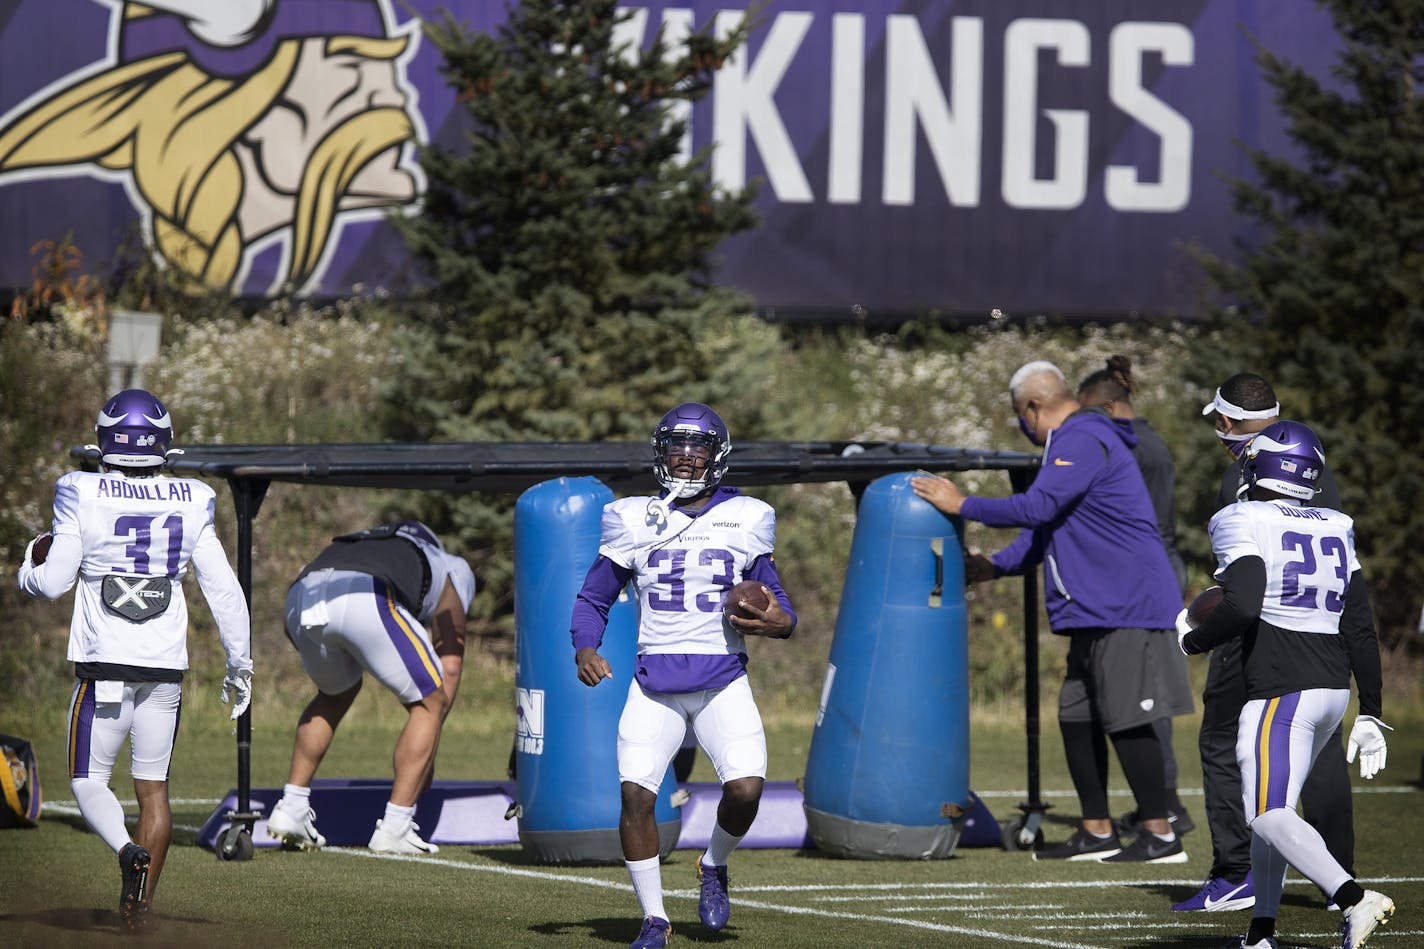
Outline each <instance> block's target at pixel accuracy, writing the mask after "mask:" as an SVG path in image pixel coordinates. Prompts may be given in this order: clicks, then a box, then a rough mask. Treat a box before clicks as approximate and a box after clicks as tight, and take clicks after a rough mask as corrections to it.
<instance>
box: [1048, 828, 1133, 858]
mask: <svg viewBox="0 0 1424 949" xmlns="http://www.w3.org/2000/svg"><path fill="white" fill-rule="evenodd" d="M1121 850H1122V845H1121V844H1119V843H1118V840H1117V836H1116V835H1113V836H1110V837H1099V836H1097V835H1096V834H1090V833H1088V832H1087V831H1086V830H1084V829H1083V828H1081V827H1079V828H1078V829H1077V830H1075V831H1073V836H1072V837H1069V838H1068V840H1067V841H1066V842H1064V843H1061V844H1059V845H1058V846H1056V847H1049V848H1048V849H1047V850H1039V851H1035V853H1034V855H1033V859H1035V860H1103V859H1106V858H1108V857H1111V856H1112V855H1113V854H1115V853H1118V852H1119V851H1121Z"/></svg>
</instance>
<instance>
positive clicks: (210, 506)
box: [19, 389, 252, 930]
mask: <svg viewBox="0 0 1424 949" xmlns="http://www.w3.org/2000/svg"><path fill="white" fill-rule="evenodd" d="M95 431H96V432H97V433H98V436H99V446H98V447H99V452H100V456H101V459H102V465H101V469H100V470H99V471H98V472H88V471H73V472H70V473H69V474H66V475H64V476H63V477H61V478H60V479H59V481H58V483H57V484H56V485H55V498H54V526H53V530H52V532H51V533H48V534H41V535H40V536H39V537H37V538H35V539H34V540H33V541H31V542H30V545H29V547H27V548H26V550H25V562H24V564H23V565H22V566H21V567H20V577H19V579H20V587H21V589H23V590H24V591H25V592H26V593H28V594H30V595H31V596H43V597H48V598H49V599H52V600H53V599H58V598H59V597H60V596H63V595H64V594H65V593H66V592H68V591H69V589H70V588H71V587H76V581H77V589H76V592H75V597H74V618H73V620H72V622H71V623H70V627H69V650H68V655H67V658H68V659H70V660H71V661H72V662H73V663H74V674H75V678H76V679H77V682H76V684H75V687H74V695H73V698H72V700H71V702H70V707H69V762H70V770H69V778H70V780H69V786H70V788H71V789H72V790H73V792H74V798H75V800H76V801H78V802H79V810H80V812H81V813H82V814H83V815H84V819H85V821H87V822H88V824H89V826H90V827H91V828H93V830H94V832H95V833H97V834H98V835H99V836H100V837H101V838H103V840H104V842H105V843H106V844H108V845H109V846H110V847H111V848H112V849H113V850H114V852H116V853H117V854H118V855H119V867H120V870H121V879H122V883H121V895H120V900H119V911H120V914H121V916H122V918H123V921H124V922H125V924H126V925H127V926H128V928H130V929H133V930H139V929H142V928H143V926H144V923H145V921H146V919H147V915H148V911H149V908H150V907H151V905H152V901H153V894H154V892H155V891H156V890H157V888H158V877H159V874H160V873H161V872H162V870H163V862H164V859H165V857H166V856H167V854H168V843H169V839H170V838H171V836H172V828H173V819H172V815H171V813H170V811H169V807H168V769H169V765H170V763H171V759H172V755H173V741H174V737H175V735H176V733H177V728H178V717H179V709H180V707H181V705H182V682H183V670H185V669H187V668H188V605H187V602H186V600H185V599H184V596H183V582H182V581H183V577H184V575H185V574H186V573H187V571H188V567H189V565H191V566H192V568H193V573H194V575H195V576H196V577H197V578H198V586H199V587H200V588H201V589H202V591H203V596H204V597H206V599H207V601H208V606H209V608H210V609H211V610H212V614H213V619H214V620H215V621H216V623H217V627H218V635H219V637H220V638H221V639H222V645H223V649H224V651H225V652H226V653H227V674H226V676H225V678H224V679H223V688H222V700H223V701H224V702H227V701H228V700H229V698H231V699H232V701H233V709H232V718H233V719H236V718H238V717H239V716H240V715H241V714H242V713H243V712H244V711H246V709H247V706H248V704H249V702H250V701H251V698H252V685H251V682H252V657H251V649H250V637H251V622H250V620H249V615H248V608H247V599H246V597H245V596H244V595H243V592H242V587H241V585H240V584H239V583H238V581H237V576H236V575H235V574H234V573H233V570H232V566H231V565H230V564H229V563H228V560H227V555H226V554H225V553H224V552H223V547H222V543H221V541H219V539H218V535H217V531H216V529H215V528H214V526H213V511H214V504H215V500H216V495H215V493H214V491H213V489H212V488H211V487H209V486H208V485H207V484H206V483H204V482H202V481H198V480H195V479H191V478H174V477H170V476H168V475H165V474H163V467H164V465H165V464H166V463H167V460H168V455H169V454H170V449H169V445H170V444H171V442H172V440H173V422H172V419H171V417H170V416H169V414H168V410H167V409H166V408H164V406H163V403H162V402H160V401H158V399H156V398H155V397H154V396H153V395H152V394H150V393H148V392H146V391H144V390H142V389H125V390H124V391H123V392H120V393H118V394H117V395H115V396H113V397H112V398H110V399H109V401H108V402H106V403H105V404H104V408H103V409H102V410H101V411H100V412H99V421H98V424H97V425H96V426H95ZM172 451H173V452H176V451H177V449H173V450H172ZM125 738H127V739H129V741H130V755H131V764H130V771H131V773H132V775H133V780H134V794H135V796H136V797H137V798H138V807H139V815H138V826H137V828H136V829H135V831H134V835H133V837H132V838H130V836H129V832H128V830H127V828H126V827H125V824H124V811H123V807H122V806H121V805H120V804H119V800H118V798H117V797H116V796H115V795H114V792H113V791H112V790H110V788H109V778H110V776H111V775H112V773H113V768H114V762H115V760H116V759H117V758H118V753H119V747H120V746H121V745H122V744H123V742H124V739H125Z"/></svg>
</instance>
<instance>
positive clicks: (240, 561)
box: [217, 478, 271, 860]
mask: <svg viewBox="0 0 1424 949" xmlns="http://www.w3.org/2000/svg"><path fill="white" fill-rule="evenodd" d="M270 484H271V482H270V481H267V480H265V479H260V478H259V479H253V478H233V479H231V480H229V481H228V485H229V487H231V488H232V501H233V508H234V509H235V510H236V512H237V582H238V584H239V585H240V586H241V587H242V595H243V597H244V598H245V599H246V600H247V610H248V613H249V614H251V612H252V521H253V520H254V519H255V518H256V517H257V510H258V508H260V507H261V506H262V499H263V497H265V496H266V494H267V488H268V486H269V485H270ZM248 647H249V649H250V648H251V641H250V639H249V643H248ZM225 816H226V817H227V819H228V821H229V824H228V828H227V830H226V831H225V832H224V833H223V835H222V837H221V838H220V839H219V840H218V841H217V853H218V857H219V858H221V859H223V860H251V859H252V854H253V848H254V845H253V843H252V828H253V825H254V824H256V823H257V818H258V817H260V816H261V815H260V814H257V813H256V812H254V811H253V810H252V707H251V706H250V705H249V706H248V708H247V711H245V712H243V713H242V715H241V716H239V717H238V719H237V809H236V810H232V811H228V813H227V814H226V815H225Z"/></svg>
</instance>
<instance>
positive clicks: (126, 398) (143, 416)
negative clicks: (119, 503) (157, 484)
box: [94, 389, 173, 468]
mask: <svg viewBox="0 0 1424 949" xmlns="http://www.w3.org/2000/svg"><path fill="white" fill-rule="evenodd" d="M94 431H95V432H97V433H98V435H99V454H100V456H101V457H102V458H103V461H104V464H106V465H110V466H112V467H115V468H161V467H162V466H163V465H164V464H165V463H166V462H167V460H168V446H169V445H170V444H171V443H172V441H173V419H172V418H170V417H169V415H168V409H166V408H164V407H163V403H162V402H160V401H158V399H157V398H156V397H155V396H154V395H153V393H151V392H146V391H144V390H143V389H125V390H124V391H122V392H120V393H118V394H117V395H115V396H112V397H110V399H109V401H108V402H105V403H104V407H103V408H102V409H100V410H99V420H98V421H97V422H95V423H94Z"/></svg>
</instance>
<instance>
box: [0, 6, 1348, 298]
mask: <svg viewBox="0 0 1424 949" xmlns="http://www.w3.org/2000/svg"><path fill="white" fill-rule="evenodd" d="M728 6H730V5H726V4H716V3H707V2H701V0H698V2H683V3H645V4H640V5H639V4H631V3H630V4H625V7H624V8H625V9H626V10H628V11H630V12H631V13H632V17H631V18H630V19H629V20H628V22H627V23H625V24H624V26H623V29H624V35H625V37H626V38H627V39H628V40H629V41H630V42H632V43H636V44H643V43H645V42H646V41H647V40H648V39H649V38H650V37H651V35H652V31H654V30H655V29H657V28H659V27H660V26H661V27H662V28H663V29H664V30H665V31H666V32H667V35H668V36H669V37H670V38H673V39H676V38H677V37H679V36H682V35H685V34H686V32H687V31H688V30H690V29H695V28H701V27H702V26H705V25H708V24H709V23H712V24H715V25H716V26H717V27H718V28H721V29H730V28H731V27H732V24H733V23H734V21H735V20H736V18H738V17H740V16H741V14H740V12H739V11H738V10H736V9H725V7H728ZM413 7H414V8H415V9H416V10H418V11H420V13H421V14H422V15H436V12H437V11H438V10H440V9H442V8H445V9H449V10H452V11H453V12H454V14H455V15H456V16H457V18H459V19H462V20H464V21H465V22H466V23H468V24H469V25H470V26H471V27H472V28H475V29H484V30H488V29H491V28H492V27H494V26H495V25H496V24H497V22H498V20H499V19H501V18H502V17H503V15H504V5H503V4H500V3H493V2H484V0H444V2H442V3H435V2H431V0H417V2H415V3H414V4H413ZM1253 37H1254V38H1256V39H1257V40H1259V41H1260V42H1261V43H1262V44H1263V45H1264V46H1266V47H1267V48H1269V49H1271V50H1272V51H1273V52H1275V53H1276V54H1277V55H1280V56H1283V57H1285V58H1287V59H1290V60H1292V61H1295V62H1299V63H1302V64H1304V65H1306V66H1307V67H1308V68H1310V69H1311V70H1312V71H1313V72H1315V73H1317V74H1319V75H1324V74H1326V72H1327V70H1328V67H1329V63H1330V60H1331V58H1332V57H1333V55H1334V51H1335V49H1336V47H1337V45H1338V41H1337V39H1336V37H1335V35H1334V32H1333V30H1332V28H1331V25H1330V23H1329V20H1328V17H1327V16H1326V14H1325V13H1324V12H1322V11H1321V10H1320V9H1319V8H1318V7H1316V6H1314V5H1306V4H1268V3H1256V2H1246V0H1242V2H1224V0H1193V2H1188V0H1159V2H1154V3H1101V2H1097V0H958V2H950V0H920V2H908V0H900V2H891V0H859V2H849V0H820V2H811V0H778V2H776V3H772V4H770V5H768V7H767V9H766V11H765V13H764V15H763V17H762V19H761V20H760V22H759V23H758V24H757V27H756V29H755V31H754V33H753V35H752V40H751V42H750V43H749V44H748V46H747V48H745V49H744V50H742V51H741V52H740V53H739V54H738V55H737V56H736V57H734V58H733V59H732V60H731V61H729V63H728V64H727V66H726V68H725V69H724V70H723V71H722V73H720V74H719V77H718V81H717V84H716V87H715V89H714V91H713V93H712V94H711V95H710V96H709V97H708V99H707V100H706V101H704V102H703V103H700V104H699V105H698V106H697V107H696V109H695V110H694V111H693V114H692V116H691V120H692V121H691V130H690V133H689V137H688V141H687V142H686V149H687V153H688V154H690V153H691V151H692V150H694V149H696V148H700V147H702V146H705V145H708V144H714V145H715V148H714V159H713V170H714V173H715V176H716V178H717V179H718V181H719V182H721V183H722V184H724V185H727V186H729V187H736V186H741V185H743V184H746V183H750V182H752V181H757V180H759V181H760V182H761V191H760V196H759V199H758V207H759V210H760V212H761V215H762V224H761V226H760V227H759V228H758V229H757V230H755V231H754V232H751V233H747V234H744V235H740V236H738V237H736V238H733V239H732V240H730V241H728V242H727V243H726V244H725V245H724V247H723V248H722V251H721V254H720V261H719V277H720V279H721V280H722V282H724V283H726V284H730V285H733V286H737V287H740V288H743V289H745V290H747V291H749V292H750V293H751V294H752V295H753V296H754V297H755V298H756V300H757V302H758V304H759V305H760V306H761V307H763V308H765V309H767V310H771V311H776V312H777V313H779V314H783V315H784V314H798V313H805V314H810V315H822V316H840V315H845V314H849V313H850V312H852V310H853V309H854V308H863V309H864V310H867V311H869V312H870V313H871V314H872V315H875V314H877V313H879V314H891V313H893V314H909V313H915V312H920V311H924V310H931V309H932V310H939V311H944V312H952V313H962V314H987V313H988V312H989V311H990V310H991V309H993V308H1001V309H1003V310H1004V311H1006V312H1008V313H1014V314H1020V315H1023V314H1027V313H1061V314H1066V315H1071V316H1095V315H1104V316H1122V315H1130V314H1142V315H1148V316H1171V315H1183V314H1190V313H1193V312H1195V311H1196V310H1197V309H1198V308H1199V305H1200V301H1201V298H1202V295H1203V294H1204V293H1205V292H1206V287H1205V285H1204V281H1203V277H1202V275H1201V273H1200V271H1199V269H1198V268H1197V266H1196V265H1195V264H1193V263H1192V262H1191V260H1190V259H1189V258H1188V257H1187V256H1186V254H1185V253H1184V251H1183V248H1184V246H1186V245H1188V244H1199V245H1201V246H1202V247H1205V248H1208V249H1210V250H1213V251H1216V252H1218V253H1222V254H1229V253H1230V252H1231V249H1232V247H1233V246H1235V242H1236V241H1237V240H1239V239H1240V238H1241V237H1242V236H1243V234H1242V227H1243V225H1242V222H1241V221H1240V220H1239V219H1237V218H1236V217H1235V216H1234V214H1233V212H1232V210H1231V206H1230V200H1229V193H1228V189H1227V185H1226V183H1225V181H1224V179H1225V178H1229V177H1241V176H1248V175H1249V173H1250V169H1249V166H1248V164H1247V163H1246V161H1245V158H1244V156H1243V153H1242V152H1241V149H1240V145H1241V144H1243V143H1244V144H1247V145H1253V146H1265V147H1269V148H1272V149H1275V150H1284V149H1285V148H1286V143H1285V139H1284V137H1283V135H1282V132H1281V127H1280V121H1279V119H1278V117H1277V116H1276V113H1275V109H1274V107H1273V104H1272V102H1271V97H1270V90H1269V89H1268V88H1267V87H1266V86H1265V85H1264V83H1263V82H1262V81H1261V78H1260V75H1259V72H1258V70H1257V68H1256V67H1255V64H1254V61H1253V58H1254V54H1255V47H1254V45H1253V42H1252V38H1253ZM438 68H439V61H438V56H437V54H436V51H435V49H434V47H433V44H431V43H430V42H429V41H428V40H426V39H425V38H424V37H423V36H422V35H421V34H420V30H419V23H418V22H417V21H416V20H415V19H414V18H413V15H412V14H411V13H410V11H409V7H408V6H407V5H406V4H404V3H395V2H392V0H234V2H231V3H223V4H213V3H195V2H192V0H159V2H148V3H145V4H143V5H138V4H126V3H123V2H120V0H103V2H101V0H51V2H49V3H25V4H9V5H6V6H5V7H3V8H0V220H3V221H4V222H5V226H4V228H3V229H0V286H8V287H21V286H25V285H27V284H28V283H30V281H31V279H32V276H31V268H32V267H33V265H34V263H35V258H34V256H33V254H32V252H31V247H32V245H34V244H35V243H36V242H38V241H42V240H47V239H49V240H52V239H58V238H62V237H64V236H65V235H66V234H72V235H73V238H74V241H75V243H76V244H77V245H78V246H79V248H80V249H81V250H82V251H83V252H84V253H85V255H86V258H87V260H88V262H89V264H90V265H91V266H94V267H103V266H104V265H105V264H106V262H108V261H110V260H112V259H113V258H114V257H115V255H116V253H117V251H118V249H119V247H120V246H121V245H122V244H124V243H125V242H126V241H128V242H133V241H137V240H139V239H142V240H144V241H145V242H146V243H147V244H148V245H149V246H151V247H152V248H153V249H154V253H155V255H156V256H157V257H158V259H159V260H160V261H161V262H162V263H164V264H165V265H171V266H181V267H183V268H185V269H187V270H189V271H191V272H194V273H198V274H201V275H202V277H203V279H205V280H206V281H207V282H208V283H209V284H210V285H213V286H216V287H223V288H227V289H230V290H231V291H232V292H234V293H239V294H243V295H265V294H271V293H275V292H280V291H281V290H282V289H283V288H295V289H296V290H297V291H298V292H301V293H308V294H315V295H320V296H336V295H345V294H350V293H353V292H370V291H372V290H374V289H377V288H385V289H388V290H390V291H392V292H396V293H399V292H401V291H402V290H403V289H407V288H409V287H410V286H412V285H413V282H415V281H418V280H419V279H420V275H419V273H418V270H417V268H416V265H415V264H414V262H412V261H411V260H410V259H409V258H408V257H407V256H406V254H405V252H404V249H403V246H402V244H401V242H400V239H399V237H398V236H397V235H396V233H395V231H394V229H393V228H392V227H391V226H390V224H389V223H388V222H387V221H386V219H385V218H386V216H387V215H389V214H390V213H392V212H393V211H394V212H395V213H414V211H415V209H416V206H417V202H418V198H419V194H420V192H421V189H422V188H423V186H424V180H423V177H422V175H421V173H420V170H419V168H418V167H417V165H416V162H415V160H414V149H415V146H416V144H417V143H427V142H432V141H434V142H439V143H442V144H448V145H451V146H452V147H458V143H459V142H460V141H461V140H462V132H463V124H462V123H463V121H464V119H463V115H462V113H461V112H460V110H459V109H458V108H457V106H456V102H455V98H454V95H453V93H452V91H451V90H450V89H448V88H447V87H446V86H445V84H444V82H443V81H442V79H441V77H440V76H439V72H438Z"/></svg>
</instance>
